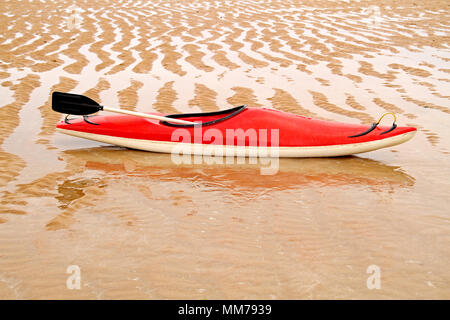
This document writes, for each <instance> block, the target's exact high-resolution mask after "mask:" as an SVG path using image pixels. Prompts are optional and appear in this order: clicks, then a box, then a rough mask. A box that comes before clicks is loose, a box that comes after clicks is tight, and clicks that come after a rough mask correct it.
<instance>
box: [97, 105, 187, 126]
mask: <svg viewBox="0 0 450 320" xmlns="http://www.w3.org/2000/svg"><path fill="white" fill-rule="evenodd" d="M102 110H103V111H109V112H116V113H123V114H129V115H131V116H136V117H142V118H150V119H155V120H161V121H167V122H173V123H180V124H195V123H194V122H190V121H186V120H180V119H175V118H169V117H163V116H157V115H155V114H147V113H141V112H135V111H128V110H123V109H114V108H107V107H102Z"/></svg>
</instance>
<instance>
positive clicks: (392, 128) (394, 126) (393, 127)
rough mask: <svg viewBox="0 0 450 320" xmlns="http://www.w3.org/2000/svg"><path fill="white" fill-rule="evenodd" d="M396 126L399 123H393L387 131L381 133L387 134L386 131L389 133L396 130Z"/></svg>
mask: <svg viewBox="0 0 450 320" xmlns="http://www.w3.org/2000/svg"><path fill="white" fill-rule="evenodd" d="M395 128H397V124H395V123H394V124H393V125H392V127H391V128H390V129H389V130H386V131H384V132H382V133H380V134H385V133H388V132H391V131H392V130H394V129H395Z"/></svg>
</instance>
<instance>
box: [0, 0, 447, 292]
mask: <svg viewBox="0 0 450 320" xmlns="http://www.w3.org/2000/svg"><path fill="white" fill-rule="evenodd" d="M0 16H1V19H0V30H1V33H0V35H1V36H0V168H1V174H0V299H449V298H450V290H449V289H450V268H449V265H450V210H449V209H448V208H447V207H446V205H447V201H448V195H449V191H450V182H449V179H448V177H449V176H450V158H449V152H450V148H449V145H450V130H449V123H450V96H449V92H450V22H449V21H450V3H449V2H448V1H445V0H435V1H417V0H416V1H413V0H401V1H387V0H386V1H375V0H373V1H363V0H361V1H352V0H334V1H326V0H311V1H294V0H283V1H256V0H245V1H232V0H229V1H195V0H193V1H166V0H162V1H139V0H136V1H103V0H101V1H54V2H50V1H31V0H30V1H5V0H0ZM53 91H62V92H73V93H79V94H83V95H87V96H89V97H90V98H92V99H94V100H96V101H98V102H99V103H101V104H102V105H104V106H108V107H112V108H119V107H120V108H123V109H127V110H131V111H138V112H162V113H183V112H189V113H191V112H209V111H217V110H223V109H227V108H231V107H234V106H238V105H243V104H247V105H248V106H252V107H269V108H274V109H278V110H281V111H286V112H291V113H296V114H299V115H303V116H308V117H313V118H318V119H324V120H332V121H338V122H347V123H355V124H367V125H371V124H372V123H373V122H376V121H377V120H378V119H379V118H380V116H381V115H383V114H384V113H388V112H391V113H394V114H395V115H396V116H397V123H398V124H399V125H402V126H413V127H416V128H417V129H418V132H417V134H416V136H415V137H414V138H413V139H412V140H411V141H409V142H407V143H405V144H402V145H398V146H394V147H392V148H388V149H382V150H377V151H374V152H369V153H364V154H360V155H356V156H351V157H338V158H306V159H280V160H279V168H278V171H277V172H276V174H273V175H261V172H260V169H261V166H263V165H262V164H261V163H260V162H257V163H252V162H251V161H249V160H248V159H247V160H243V161H240V162H239V163H238V162H237V161H234V162H233V163H223V164H217V163H216V164H211V163H210V162H207V161H201V162H200V163H192V164H187V163H181V164H177V163H174V161H173V158H172V157H171V155H170V154H158V153H152V152H143V151H137V150H130V149H125V148H120V147H114V146H109V145H106V144H102V143H98V142H94V141H88V140H83V139H79V138H75V137H70V136H66V135H62V134H60V133H58V132H57V131H56V124H57V122H58V121H60V120H61V119H63V117H64V116H63V115H62V114H60V113H56V112H54V111H52V109H51V93H52V92H53ZM389 121H390V120H389V119H385V120H383V124H385V125H390V124H391V123H390V122H389ZM73 270H77V272H78V273H77V275H78V282H76V283H77V286H76V287H75V288H73V287H71V286H70V283H72V282H71V281H72V280H73V278H71V276H72V275H73V273H72V271H73ZM373 270H376V272H375V273H376V274H377V276H378V280H379V281H378V282H376V283H377V285H375V287H373V286H371V284H370V283H372V282H371V279H372V278H371V276H373V275H374V273H373Z"/></svg>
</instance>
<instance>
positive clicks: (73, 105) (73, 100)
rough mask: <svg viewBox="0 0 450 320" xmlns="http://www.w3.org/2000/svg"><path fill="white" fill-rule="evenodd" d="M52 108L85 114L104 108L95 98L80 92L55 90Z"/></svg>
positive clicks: (58, 110)
mask: <svg viewBox="0 0 450 320" xmlns="http://www.w3.org/2000/svg"><path fill="white" fill-rule="evenodd" d="M52 109H53V110H54V111H56V112H61V113H67V114H73V115H79V116H84V115H88V114H92V113H95V112H97V111H100V110H102V109H103V107H102V106H101V105H99V104H98V103H97V102H95V101H94V100H92V99H90V98H88V97H86V96H82V95H80V94H74V93H65V92H57V91H55V92H53V94H52Z"/></svg>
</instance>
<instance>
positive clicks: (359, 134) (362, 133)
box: [349, 123, 378, 138]
mask: <svg viewBox="0 0 450 320" xmlns="http://www.w3.org/2000/svg"><path fill="white" fill-rule="evenodd" d="M377 126H378V123H372V126H371V127H370V128H369V129H367V130H366V131H364V132H361V133H358V134H355V135H354V136H349V138H356V137H361V136H365V135H366V134H368V133H369V132H372V131H373V130H375V128H376V127H377Z"/></svg>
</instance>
